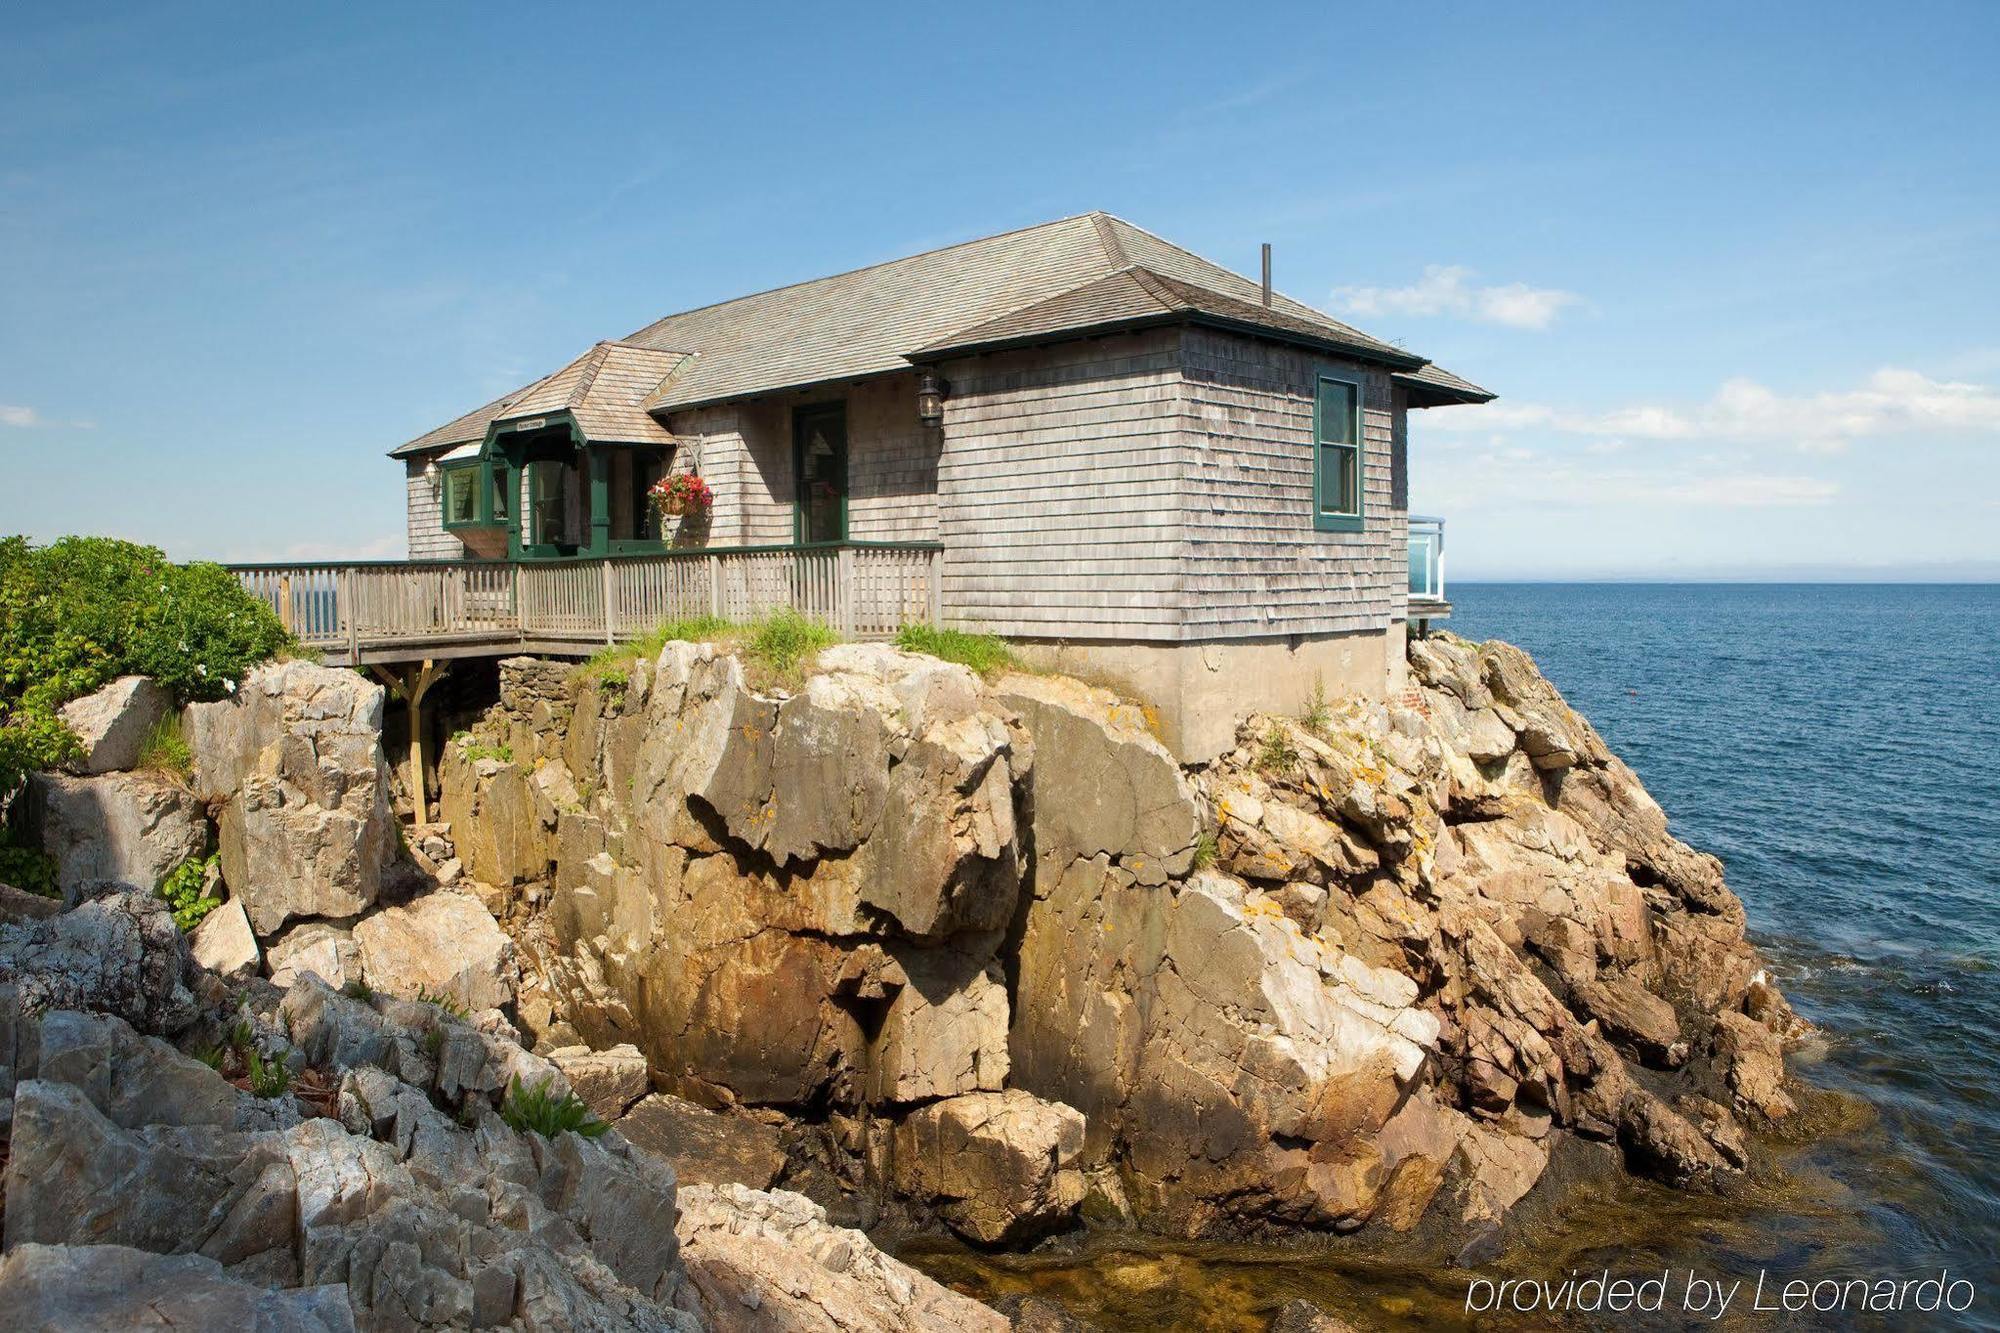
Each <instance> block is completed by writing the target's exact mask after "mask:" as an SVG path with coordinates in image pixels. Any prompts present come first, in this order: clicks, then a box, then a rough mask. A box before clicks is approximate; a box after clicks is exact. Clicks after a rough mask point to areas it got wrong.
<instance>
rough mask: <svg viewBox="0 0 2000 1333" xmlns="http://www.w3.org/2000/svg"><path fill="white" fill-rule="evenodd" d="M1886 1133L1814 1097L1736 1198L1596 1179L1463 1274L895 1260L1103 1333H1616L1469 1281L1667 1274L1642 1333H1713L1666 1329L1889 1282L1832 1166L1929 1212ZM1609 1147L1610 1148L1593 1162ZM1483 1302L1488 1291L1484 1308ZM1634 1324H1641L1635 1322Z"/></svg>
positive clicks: (1240, 1259)
mask: <svg viewBox="0 0 2000 1333" xmlns="http://www.w3.org/2000/svg"><path fill="white" fill-rule="evenodd" d="M1877 1129H1878V1117H1877V1116H1876V1114H1875V1113H1874V1111H1873V1110H1872V1109H1871V1108H1870V1107H1869V1106H1868V1104H1867V1103H1865V1102H1862V1101H1860V1100H1858V1099H1855V1098H1851V1097H1847V1096H1843V1095H1840V1094H1830V1093H1821V1094H1818V1095H1808V1096H1807V1098H1806V1100H1805V1101H1804V1102H1803V1104H1802V1106H1801V1110H1800V1114H1799V1115H1798V1117H1797V1118H1796V1122H1795V1124H1793V1125H1788V1126H1787V1129H1786V1132H1785V1135H1784V1137H1783V1138H1775V1137H1765V1138H1761V1139H1759V1140H1757V1142H1756V1147H1757V1150H1758V1156H1759V1166H1758V1168H1757V1169H1756V1170H1754V1171H1753V1172H1752V1173H1751V1174H1750V1176H1749V1177H1748V1178H1746V1179H1743V1180H1740V1181H1738V1182H1735V1183H1734V1184H1733V1185H1732V1186H1731V1187H1730V1188H1729V1189H1728V1190H1727V1191H1726V1192H1723V1193H1689V1192H1683V1191H1678V1190H1673V1189H1668V1188H1665V1187H1663V1186H1660V1185H1656V1184H1652V1183H1649V1182H1647V1181H1644V1180H1641V1179H1638V1178H1635V1177H1632V1176H1629V1175H1625V1174H1624V1173H1622V1172H1616V1171H1611V1170H1603V1171H1592V1172H1586V1173H1583V1175H1582V1177H1581V1178H1580V1179H1578V1180H1576V1181H1575V1182H1574V1183H1573V1184H1572V1185H1571V1186H1570V1187H1569V1188H1567V1189H1564V1190H1561V1191H1559V1192H1556V1193H1552V1194H1551V1195H1550V1196H1549V1197H1545V1198H1531V1199H1529V1200H1526V1201H1524V1202H1523V1204H1522V1205H1521V1206H1520V1208H1519V1209H1518V1210H1517V1213H1516V1216H1515V1217H1514V1218H1513V1219H1512V1221H1511V1223H1510V1225H1509V1228H1508V1231H1507V1233H1506V1236H1505V1240H1504V1248H1502V1250H1501V1251H1500V1253H1499V1254H1498V1255H1497V1256H1496V1257H1494V1258H1493V1259H1491V1260H1489V1261H1487V1262H1484V1263H1480V1264H1478V1265H1476V1266H1473V1267H1466V1268H1461V1267H1457V1266H1455V1265H1454V1264H1453V1263H1452V1262H1451V1260H1450V1258H1449V1257H1448V1256H1445V1255H1440V1254H1420V1253H1415V1252H1413V1251H1412V1249H1411V1247H1408V1246H1404V1247H1401V1249H1400V1250H1398V1249H1396V1248H1387V1247H1384V1246H1383V1245H1382V1244H1381V1243H1380V1242H1378V1241H1374V1240H1372V1239H1370V1238H1368V1237H1367V1236H1366V1235H1363V1236H1357V1237H1354V1238H1351V1239H1343V1238H1339V1237H1331V1236H1329V1237H1325V1238H1307V1239H1303V1240H1300V1241H1297V1242H1293V1243H1286V1244H1248V1243H1226V1242H1216V1243H1207V1242H1176V1241H1171V1240H1164V1239H1159V1238H1154V1237H1147V1236H1141V1235H1136V1234H1133V1233H1129V1232H1116V1231H1099V1232H1094V1233H1091V1234H1089V1235H1087V1236H1086V1237H1084V1238H1082V1239H1080V1240H1077V1239H1071V1240H1069V1241H1067V1242H1065V1243H1059V1244H1049V1245H1045V1246H1044V1247H1042V1248H1041V1249H1039V1250H1037V1251H1035V1252H1031V1253H1017V1254H1010V1253H994V1252H986V1251H978V1250H974V1249H972V1248H970V1247H967V1246H963V1245H959V1244H956V1243H953V1242H949V1241H941V1240H935V1239H928V1238H926V1239H922V1240H913V1241H910V1242H909V1243H907V1244H905V1245H903V1246H901V1247H900V1248H899V1249H898V1251H897V1253H898V1255H899V1257H901V1258H903V1259H905V1260H906V1261H908V1262H910V1263H911V1264H913V1265H915V1266H916V1267H918V1268H920V1269H922V1270H923V1271H924V1272H926V1273H928V1274H930V1275H931V1276H932V1277H934V1278H936V1279H938V1280H939V1281H940V1282H943V1283H945V1284H946V1285H947V1286H950V1287H952V1288H954V1289H955V1290H958V1291H962V1292H964V1293H966V1294H967V1295H971V1296H974V1297H976V1298H978V1299H981V1300H985V1301H988V1302H991V1301H994V1300H998V1299H1001V1298H1003V1297H1006V1296H1009V1295H1014V1294H1024V1295H1032V1296H1036V1297H1040V1298H1041V1299H1043V1300H1047V1301H1051V1302H1054V1303H1055V1304H1057V1305H1060V1306H1062V1307H1063V1308H1064V1309H1065V1310H1067V1311H1069V1312H1070V1313H1071V1314H1073V1315H1075V1316H1077V1317H1078V1318H1080V1319H1083V1320H1086V1321H1088V1322H1089V1323H1090V1324H1092V1325H1094V1326H1096V1327H1098V1328H1100V1329H1102V1330H1104V1333H1161V1331H1162V1330H1167V1329H1214V1330H1229V1331H1231V1333H1236V1331H1239V1330H1240V1331H1241V1333H1262V1331H1263V1330H1264V1329H1266V1328H1267V1327H1268V1326H1269V1324H1270V1321H1271V1319H1272V1317H1273V1316H1274V1315H1276V1314H1277V1313H1278V1312H1279V1311H1280V1310H1281V1309H1282V1308H1283V1307H1284V1306H1285V1305H1286V1304H1287V1303H1288V1302H1290V1301H1293V1300H1297V1299H1304V1300H1307V1301H1310V1302H1312V1303H1313V1304H1314V1305H1316V1306H1319V1307H1320V1308H1321V1309H1324V1310H1326V1311H1327V1312H1329V1313H1331V1314H1334V1315H1336V1316H1337V1317H1339V1318H1342V1319H1345V1320H1347V1321H1348V1322H1349V1323H1351V1324H1354V1325H1355V1326H1357V1327H1361V1328H1373V1327H1383V1328H1402V1327H1415V1328H1439V1329H1459V1328H1464V1329H1471V1328H1491V1327H1495V1326H1496V1325H1497V1326H1502V1327H1521V1328H1576V1329H1585V1328H1599V1327H1610V1326H1613V1325H1614V1324H1617V1323H1619V1322H1620V1321H1619V1320H1618V1319H1617V1318H1616V1317H1613V1316H1608V1315H1596V1316H1593V1315H1591V1314H1587V1313H1576V1312H1570V1313H1568V1314H1566V1315H1557V1316H1554V1317H1552V1316H1550V1315H1549V1314H1547V1313H1545V1312H1541V1311H1536V1312H1533V1313H1532V1314H1512V1315H1508V1314H1495V1313H1491V1312H1488V1311H1485V1310H1478V1309H1468V1308H1467V1306H1468V1295H1469V1293H1468V1288H1469V1285H1470V1284H1471V1283H1472V1282H1474V1281H1475V1280H1479V1279H1484V1280H1486V1281H1488V1282H1491V1283H1495V1284H1497V1283H1499V1282H1500V1281H1502V1280H1504V1279H1509V1278H1512V1279H1517V1280H1518V1279H1531V1280H1536V1281H1554V1282H1557V1283H1560V1282H1561V1281H1563V1280H1564V1279H1565V1278H1567V1277H1569V1276H1571V1275H1575V1276H1576V1277H1577V1278H1579V1279H1580V1280H1581V1279H1587V1278H1590V1277H1593V1276H1596V1275H1598V1274H1601V1273H1605V1272H1608V1273H1609V1275H1610V1277H1611V1278H1613V1279H1616V1278H1619V1277H1626V1278H1631V1279H1633V1280H1634V1281H1635V1282H1636V1281H1641V1280H1648V1279H1653V1278H1658V1277H1660V1276H1661V1275H1662V1274H1663V1273H1664V1274H1667V1275H1668V1282H1667V1284H1666V1288H1667V1290H1668V1291H1669V1292H1670V1293H1671V1299H1670V1300H1669V1301H1668V1306H1669V1309H1668V1311H1667V1312H1666V1314H1663V1315H1661V1316H1657V1317H1654V1318H1653V1319H1652V1320H1651V1322H1649V1323H1647V1324H1646V1325H1645V1326H1647V1327H1675V1326H1679V1325H1682V1324H1684V1325H1685V1326H1686V1327H1690V1328H1693V1327H1712V1326H1713V1324H1712V1322H1711V1321H1709V1320H1707V1319H1704V1318H1698V1317H1695V1316H1692V1315H1689V1316H1687V1317H1686V1318H1684V1319H1681V1318H1669V1317H1666V1315H1668V1314H1673V1315H1677V1314H1678V1313H1679V1311H1678V1309H1677V1308H1676V1307H1678V1306H1680V1305H1681V1304H1683V1303H1684V1302H1685V1299H1686V1287H1687V1278H1688V1275H1689V1274H1694V1275H1696V1276H1698V1277H1700V1278H1703V1279H1708V1280H1713V1279H1717V1278H1720V1279H1722V1280H1723V1281H1724V1282H1726V1283H1729V1282H1735V1281H1738V1280H1741V1281H1743V1283H1744V1287H1743V1289H1742V1293H1741V1295H1740V1296H1739V1298H1738V1304H1739V1306H1741V1305H1747V1304H1748V1303H1749V1301H1750V1299H1751V1293H1752V1291H1753V1289H1754V1287H1755V1284H1756V1282H1757V1279H1758V1276H1759V1274H1760V1272H1761V1273H1768V1274H1769V1275H1770V1278H1769V1280H1768V1281H1767V1291H1768V1293H1770V1294H1767V1296H1766V1300H1767V1301H1775V1300H1776V1296H1775V1291H1776V1289H1777V1287H1778V1286H1779V1285H1781V1283H1782V1281H1784V1280H1789V1279H1790V1278H1792V1277H1795V1276H1798V1275H1801V1274H1810V1275H1811V1277H1812V1278H1813V1279H1814V1280H1819V1279H1827V1278H1832V1279H1840V1280H1846V1279H1849V1278H1853V1277H1869V1278H1873V1277H1876V1276H1878V1275H1879V1273H1880V1272H1881V1265H1880V1263H1879V1259H1880V1257H1881V1252H1882V1247H1883V1245H1884V1244H1885V1237H1884V1236H1883V1235H1882V1234H1881V1233H1880V1231H1879V1229H1878V1228H1876V1227H1875V1226H1873V1225H1871V1223H1870V1222H1869V1221H1868V1220H1867V1219H1866V1216H1865V1214H1863V1213H1862V1212H1861V1211H1859V1210H1858V1209H1857V1206H1856V1200H1855V1198H1854V1197H1853V1194H1852V1191H1851V1190H1850V1189H1849V1188H1848V1187H1847V1186H1845V1185H1843V1184H1842V1183H1841V1182H1840V1181H1839V1179H1837V1178H1836V1176H1835V1175H1834V1174H1833V1171H1832V1169H1831V1168H1833V1167H1836V1166H1838V1167H1840V1168H1842V1169H1851V1168H1852V1166H1853V1165H1854V1164H1855V1163H1856V1162H1859V1161H1862V1160H1869V1159H1871V1147H1870V1145H1871V1143H1875V1144H1876V1145H1877V1150H1873V1151H1872V1163H1873V1168H1872V1169H1873V1171H1874V1172H1875V1173H1876V1177H1877V1179H1878V1181H1879V1182H1880V1183H1881V1184H1882V1186H1883V1187H1884V1188H1885V1189H1889V1190H1894V1191H1895V1192H1896V1193H1899V1194H1901V1195H1903V1196H1904V1201H1905V1202H1907V1203H1909V1204H1910V1205H1912V1206H1918V1205H1920V1202H1921V1199H1920V1196H1921V1192H1922V1181H1921V1180H1920V1179H1919V1178H1916V1177H1915V1176H1914V1175H1912V1174H1911V1173H1910V1172H1908V1171H1907V1169H1905V1168H1903V1167H1902V1166H1900V1165H1899V1163H1898V1161H1897V1159H1895V1158H1894V1157H1891V1156H1886V1155H1882V1154H1880V1153H1879V1135H1877V1133H1876V1131H1877ZM1598 1151H1604V1152H1607V1153H1608V1151H1609V1150H1600V1149H1594V1148H1585V1149H1583V1150H1582V1152H1583V1153H1585V1154H1589V1153H1594V1152H1598ZM1899 1178H1900V1179H1901V1181H1902V1184H1901V1186H1900V1187H1898V1186H1897V1185H1896V1182H1897V1181H1898V1179H1899ZM1484 1295H1485V1293H1484V1289H1482V1291H1481V1293H1480V1298H1479V1299H1484ZM1475 1303H1477V1302H1476V1301H1475ZM1762 1318H1763V1320H1764V1321H1765V1323H1766V1325H1767V1326H1770V1327H1786V1326H1798V1327H1808V1326H1813V1325H1812V1321H1811V1320H1809V1319H1805V1318H1803V1317H1802V1316H1785V1315H1783V1314H1782V1313H1778V1314H1766V1315H1764V1316H1762ZM1788 1318H1789V1319H1791V1320H1792V1321H1793V1322H1792V1323H1791V1324H1788V1323H1787V1322H1786V1321H1787V1319H1788ZM1624 1326H1626V1327H1630V1326H1632V1324H1631V1322H1630V1319H1629V1318H1627V1319H1626V1320H1625V1321H1624Z"/></svg>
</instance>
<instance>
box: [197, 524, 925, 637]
mask: <svg viewBox="0 0 2000 1333" xmlns="http://www.w3.org/2000/svg"><path fill="white" fill-rule="evenodd" d="M939 549H940V548H939V547H937V546H936V545H934V544H930V543H876V542H840V543H829V544H826V545H814V546H762V547H750V546H745V547H733V548H723V549H717V550H690V551H666V552H661V553H659V554H657V555H633V556H614V557H612V558H610V559H607V560H545V561H534V562H522V563H518V564H515V563H510V562H505V561H461V560H436V561H430V560H423V561H404V562H395V561H369V562H360V563H354V564H324V563H315V564H291V565H232V566H230V568H231V569H232V570H233V571H234V573H235V574H236V577H237V579H238V580H239V581H240V582H241V583H242V585H243V587H244V588H245V589H246V590H247V591H248V592H250V594H251V595H252V596H254V597H257V598H259V599H261V600H263V601H265V602H267V603H268V604H269V605H270V606H271V608H272V609H273V610H275V611H276V612H277V613H278V618H279V619H280V620H282V621H283V622H284V623H285V626H286V627H287V628H288V629H290V630H291V631H292V633H294V634H296V635H297V636H298V638H299V640H300V642H302V643H304V644H305V645H306V646H307V647H310V648H316V649H319V650H320V651H322V652H327V653H333V654H339V655H344V656H345V657H346V658H347V659H348V660H349V661H351V662H355V663H359V662H361V661H363V660H374V661H382V660H387V659H389V658H393V657H395V656H396V655H397V654H398V653H399V652H402V654H403V655H404V656H415V655H417V654H418V653H419V651H420V650H421V649H424V648H427V647H428V648H440V649H442V648H449V647H451V646H454V645H456V646H459V647H461V648H471V647H476V646H478V645H484V644H495V645H499V646H500V647H502V648H505V647H507V646H509V645H514V644H532V643H543V644H563V645H571V644H574V645H583V644H589V643H615V642H618V641H620V640H623V639H632V638H637V637H639V636H641V635H643V634H646V633H649V632H651V631H652V630H653V629H654V628H655V627H657V626H659V625H660V624H662V623H664V622H667V621H670V620H682V619H687V618H690V617H694V616H720V617H722V618H723V619H725V620H732V621H746V620H754V619H756V618H757V617H759V616H763V615H766V614H768V613H770V612H772V611H776V610H780V609H782V608H785V607H790V608H792V609H793V610H796V611H799V612H800V613H802V614H804V615H806V616H809V617H811V618H813V619H815V620H819V621H823V622H825V623H826V624H828V625H831V626H833V627H834V628H835V629H837V630H839V631H840V632H841V633H842V634H843V635H845V636H846V637H848V638H855V639H879V638H888V637H890V636H892V635H894V634H895V632H896V631H897V630H898V629H899V628H901V627H902V626H904V625H906V624H915V623H924V624H935V623H936V622H937V620H938V617H939V613H940V610H941V607H940V588H939V568H938V566H939ZM405 650H407V651H405Z"/></svg>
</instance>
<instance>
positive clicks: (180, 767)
mask: <svg viewBox="0 0 2000 1333" xmlns="http://www.w3.org/2000/svg"><path fill="white" fill-rule="evenodd" d="M139 767H140V768H149V769H151V770H153V771H154V772H155V773H167V774H171V775H172V776H174V777H177V778H179V779H181V780H182V781H183V782H185V781H187V780H188V779H189V778H192V777H193V776H194V751H193V750H191V749H189V748H188V743H187V737H186V735H184V734H183V733H182V731H181V719H180V714H178V713H168V714H167V715H166V716H165V717H163V718H161V719H160V720H159V721H158V722H155V723H154V724H153V729H152V730H151V731H149V732H147V733H146V739H145V740H143V741H141V742H139Z"/></svg>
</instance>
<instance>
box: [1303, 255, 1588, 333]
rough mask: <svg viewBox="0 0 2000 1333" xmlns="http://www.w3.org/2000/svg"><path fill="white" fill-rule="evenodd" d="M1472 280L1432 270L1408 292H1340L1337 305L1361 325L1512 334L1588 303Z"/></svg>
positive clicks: (1459, 272)
mask: <svg viewBox="0 0 2000 1333" xmlns="http://www.w3.org/2000/svg"><path fill="white" fill-rule="evenodd" d="M1471 277H1472V270H1471V269H1469V268H1465V267H1462V266H1460V265H1456V264H1431V265H1428V266H1427V267H1426V268H1425V269H1424V275H1423V277H1421V278H1419V279H1417V280H1416V281H1415V282H1413V283H1411V284H1410V285H1409V286H1407V287H1336V288H1334V289H1333V302H1334V305H1335V306H1336V307H1337V308H1339V309H1340V310H1341V311H1342V312H1343V313H1345V314H1349V315H1353V316H1355V317H1357V318H1361V319H1366V318H1369V317H1370V316H1378V315H1451V316H1455V317H1457V318H1459V319H1472V320H1477V321H1479V322H1480V323H1482V324H1501V325H1505V326H1506V327H1508V328H1510V329H1546V328H1547V327H1549V325H1551V324H1553V323H1555V321H1556V316H1557V315H1559V314H1561V313H1562V311H1563V309H1564V307H1566V306H1572V305H1577V304H1579V303H1580V302H1581V301H1582V300H1583V298H1582V297H1580V296H1578V295H1577V294H1576V293H1575V292H1566V291H1563V290H1561V289H1560V288H1555V287H1530V286H1528V284H1526V283H1524V282H1509V283H1505V284H1502V285H1500V286H1497V287H1481V286H1478V285H1476V284H1474V283H1473V282H1471V281H1470V279H1471Z"/></svg>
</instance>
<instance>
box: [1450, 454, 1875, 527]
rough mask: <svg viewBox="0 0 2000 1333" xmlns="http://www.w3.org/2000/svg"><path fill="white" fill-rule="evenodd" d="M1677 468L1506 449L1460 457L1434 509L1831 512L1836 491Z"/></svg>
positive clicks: (1736, 472)
mask: <svg viewBox="0 0 2000 1333" xmlns="http://www.w3.org/2000/svg"><path fill="white" fill-rule="evenodd" d="M1696 461H1697V462H1698V463H1699V466H1690V465H1689V463H1688V461H1687V460H1682V463H1681V464H1680V465H1677V466H1659V467H1637V466H1631V465H1626V466H1622V467H1615V466H1606V465H1605V460H1603V459H1599V458H1591V459H1581V458H1574V457H1569V458H1566V457H1563V456H1561V455H1559V454H1555V453H1547V452H1542V451H1538V450H1532V449H1523V448H1521V447H1520V446H1518V445H1511V444H1508V443H1506V442H1505V441H1496V442H1495V443H1494V444H1493V445H1491V446H1488V447H1482V448H1480V449H1479V450H1478V451H1477V452H1475V453H1473V454H1471V455H1470V456H1466V455H1461V454H1454V456H1453V458H1452V460H1451V463H1450V465H1449V466H1448V467H1443V468H1440V469H1439V470H1438V472H1437V475H1436V476H1435V477H1434V478H1430V479H1428V480H1427V483H1426V486H1425V500H1424V503H1425V504H1426V505H1427V506H1432V507H1435V508H1438V509H1440V510H1441V511H1442V512H1445V513H1460V512H1473V511H1480V510H1493V509H1495V508H1500V509H1508V508H1522V509H1528V510H1533V511H1535V512H1541V511H1544V510H1547V509H1551V508H1562V509H1585V510H1603V509H1606V508H1611V507H1628V506H1629V507H1643V508H1655V509H1657V508H1659V507H1663V506H1664V507H1674V508H1678V507H1698V508H1702V509H1790V508H1799V507H1802V506H1817V505H1825V504H1831V503H1832V502H1833V501H1834V500H1835V499H1836V498H1837V497H1838V496H1839V494H1840V487H1839V485H1838V484H1837V483H1835V482H1832V481H1828V480H1825V479H1823V478H1820V477H1808V476H1800V475H1793V474H1784V473H1772V472H1761V471H1756V470H1753V469H1744V468H1741V467H1739V466H1735V465H1734V464H1732V463H1730V462H1728V461H1727V460H1696Z"/></svg>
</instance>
